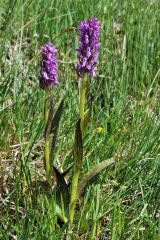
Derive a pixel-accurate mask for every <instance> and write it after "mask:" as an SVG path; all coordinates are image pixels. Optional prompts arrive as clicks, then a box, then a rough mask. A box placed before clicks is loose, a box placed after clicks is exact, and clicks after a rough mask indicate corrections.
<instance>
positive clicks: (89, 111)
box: [84, 103, 92, 129]
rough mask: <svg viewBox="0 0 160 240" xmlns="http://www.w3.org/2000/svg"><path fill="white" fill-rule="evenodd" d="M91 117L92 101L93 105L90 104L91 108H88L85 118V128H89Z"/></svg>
mask: <svg viewBox="0 0 160 240" xmlns="http://www.w3.org/2000/svg"><path fill="white" fill-rule="evenodd" d="M91 119H92V103H91V105H90V107H89V109H88V111H87V113H86V115H85V118H84V129H86V128H87V126H88V124H89V122H90V121H91Z"/></svg>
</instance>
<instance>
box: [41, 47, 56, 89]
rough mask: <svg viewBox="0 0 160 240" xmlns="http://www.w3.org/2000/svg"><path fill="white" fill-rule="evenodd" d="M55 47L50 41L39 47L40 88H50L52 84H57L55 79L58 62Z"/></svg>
mask: <svg viewBox="0 0 160 240" xmlns="http://www.w3.org/2000/svg"><path fill="white" fill-rule="evenodd" d="M56 53H57V49H55V48H54V46H53V45H52V43H46V44H45V45H44V46H42V47H41V55H42V61H41V75H40V77H39V85H40V87H41V88H42V89H49V90H51V89H52V87H53V85H59V84H58V81H57V75H58V64H57V57H56Z"/></svg>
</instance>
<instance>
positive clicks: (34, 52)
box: [0, 0, 160, 240]
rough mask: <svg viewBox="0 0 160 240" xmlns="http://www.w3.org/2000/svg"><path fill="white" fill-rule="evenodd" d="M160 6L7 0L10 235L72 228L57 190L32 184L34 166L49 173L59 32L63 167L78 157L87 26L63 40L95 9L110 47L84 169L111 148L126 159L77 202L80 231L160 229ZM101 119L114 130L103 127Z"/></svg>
mask: <svg viewBox="0 0 160 240" xmlns="http://www.w3.org/2000/svg"><path fill="white" fill-rule="evenodd" d="M159 7H160V4H159V1H158V0H155V1H149V0H143V1H142V0H133V1H131V0H128V1H109V0H100V1H96V0H92V1H91V0H88V1H81V0H76V1H72V0H69V1H62V0H50V1H49V0H46V1H44V0H36V1H32V0H12V1H11V0H6V1H2V0H0V29H1V31H0V59H1V61H0V136H1V137H0V159H1V167H0V168H1V172H0V194H1V199H0V211H1V217H0V239H2V240H5V239H6V240H8V239H22V240H25V239H34V240H39V239H49V240H52V239H53V240H54V239H63V237H64V234H65V229H66V228H65V225H63V224H61V223H60V224H58V225H57V218H56V216H55V206H54V204H53V202H54V201H52V200H53V199H54V198H55V196H52V198H53V199H49V200H48V199H47V198H45V197H44V196H43V195H40V194H39V195H38V194H37V192H36V189H32V191H31V193H30V194H28V189H27V188H28V184H29V183H30V181H31V178H32V175H34V176H35V173H34V172H36V174H37V178H39V177H41V175H40V174H41V170H40V168H37V167H36V166H35V164H36V163H37V162H38V164H40V163H42V164H43V147H44V142H43V140H42V139H43V130H44V122H43V107H44V105H43V103H44V92H43V91H42V90H40V89H39V87H38V75H39V71H40V70H39V48H40V46H41V45H42V44H44V43H45V42H46V41H48V40H50V41H52V42H53V44H54V45H55V46H56V47H57V48H58V49H59V52H58V58H59V82H60V88H59V89H55V88H54V90H53V96H54V105H55V108H56V107H57V106H58V102H59V99H60V97H61V96H62V95H63V96H64V99H65V107H64V111H63V116H62V121H61V125H60V132H59V135H58V143H57V146H56V151H55V155H56V156H57V158H56V161H55V164H56V166H58V168H59V169H60V170H62V168H63V169H65V168H66V167H67V166H68V164H69V163H71V162H72V156H71V155H70V151H71V149H72V146H73V141H74V129H75V124H76V121H77V119H78V79H77V76H76V73H75V70H74V66H75V65H76V61H77V60H76V48H77V34H76V31H75V30H73V31H71V32H68V33H65V34H63V35H59V37H57V38H56V39H55V40H54V41H53V39H54V38H55V36H57V35H58V34H59V33H61V32H62V31H64V30H65V29H66V28H68V26H70V25H74V26H77V22H78V21H80V20H84V19H87V18H89V17H90V16H92V17H97V18H98V19H99V21H100V23H101V36H100V42H101V46H100V56H99V63H98V66H97V76H96V78H95V79H94V80H93V79H92V80H90V83H89V84H88V90H87V94H88V95H87V98H88V106H89V99H90V98H91V97H93V119H92V122H91V123H90V125H89V127H88V129H87V132H86V137H85V141H84V147H85V152H84V155H85V158H84V163H83V173H85V172H87V170H89V169H90V168H91V167H92V166H94V165H95V164H96V163H98V162H101V161H103V160H105V159H107V158H110V157H114V159H115V162H116V163H115V165H114V166H112V167H110V168H108V169H107V170H105V171H103V172H102V173H101V174H99V176H97V177H96V179H94V181H93V184H92V185H90V186H89V187H88V188H87V191H86V193H85V195H84V198H83V199H82V200H81V203H80V205H79V206H77V210H76V214H75V221H74V229H73V239H85V237H86V238H87V239H93V236H97V238H96V237H95V239H111V240H114V239H115V240H117V239H122V240H123V239H124V240H125V239H129V240H131V239H136V240H137V239H146V240H152V239H153V240H158V239H159V238H160V208H159V199H160V191H159V187H160V182H159V172H160V164H159V160H160V159H159V157H160V148H159V143H160V138H159V133H160V121H159V118H160V114H159V113H160V112H159V108H160V102H159V99H160V92H159V91H160V86H159V84H160V81H159V80H160V78H159V76H160V69H159V63H160V41H159V38H160V29H159V26H160V18H159ZM98 127H102V128H104V130H105V131H104V132H101V133H98V131H97V130H96V129H97V128H98ZM42 175H43V174H42ZM24 179H27V181H24ZM24 189H25V190H24ZM31 198H32V199H34V202H33V203H34V204H33V203H31ZM105 237H106V238H105Z"/></svg>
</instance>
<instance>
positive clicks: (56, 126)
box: [50, 100, 63, 165]
mask: <svg viewBox="0 0 160 240" xmlns="http://www.w3.org/2000/svg"><path fill="white" fill-rule="evenodd" d="M62 111H63V100H61V102H60V104H59V106H58V109H57V111H56V113H55V115H54V117H53V120H52V125H51V129H50V133H53V137H52V142H51V148H50V164H51V165H52V163H53V156H54V154H53V153H54V149H55V146H56V140H57V135H58V130H59V125H60V120H61V116H62Z"/></svg>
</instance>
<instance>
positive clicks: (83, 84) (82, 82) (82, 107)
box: [79, 74, 87, 135]
mask: <svg viewBox="0 0 160 240" xmlns="http://www.w3.org/2000/svg"><path fill="white" fill-rule="evenodd" d="M86 83H87V74H84V75H83V77H82V79H81V80H80V90H79V111H80V119H81V132H82V135H83V134H84V112H85V96H86V86H87V84H86Z"/></svg>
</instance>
